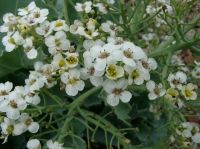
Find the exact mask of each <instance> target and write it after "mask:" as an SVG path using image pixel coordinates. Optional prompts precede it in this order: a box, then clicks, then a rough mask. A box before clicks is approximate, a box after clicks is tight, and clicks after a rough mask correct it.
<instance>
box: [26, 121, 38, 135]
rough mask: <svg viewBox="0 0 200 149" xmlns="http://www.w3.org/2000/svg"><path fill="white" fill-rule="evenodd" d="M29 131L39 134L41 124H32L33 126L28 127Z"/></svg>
mask: <svg viewBox="0 0 200 149" xmlns="http://www.w3.org/2000/svg"><path fill="white" fill-rule="evenodd" d="M28 130H29V131H30V132H31V133H36V132H38V130H39V124H38V123H36V122H32V123H31V125H30V126H29V127H28Z"/></svg>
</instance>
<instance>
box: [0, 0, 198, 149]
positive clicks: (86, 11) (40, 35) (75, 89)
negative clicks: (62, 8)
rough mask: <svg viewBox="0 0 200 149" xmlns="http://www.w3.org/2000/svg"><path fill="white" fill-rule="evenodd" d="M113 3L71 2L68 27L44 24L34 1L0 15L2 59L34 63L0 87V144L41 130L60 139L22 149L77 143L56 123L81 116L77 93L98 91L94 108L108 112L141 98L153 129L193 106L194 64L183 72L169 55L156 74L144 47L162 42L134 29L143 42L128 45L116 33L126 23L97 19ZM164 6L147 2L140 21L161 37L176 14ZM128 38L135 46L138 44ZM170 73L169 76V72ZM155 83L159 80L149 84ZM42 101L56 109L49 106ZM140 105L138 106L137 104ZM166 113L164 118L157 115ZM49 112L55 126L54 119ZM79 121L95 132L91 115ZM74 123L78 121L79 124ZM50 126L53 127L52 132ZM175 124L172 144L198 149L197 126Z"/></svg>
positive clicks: (43, 12) (180, 61) (164, 1)
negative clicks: (13, 55) (13, 56)
mask: <svg viewBox="0 0 200 149" xmlns="http://www.w3.org/2000/svg"><path fill="white" fill-rule="evenodd" d="M115 2H116V3H119V2H118V1H115V0H104V1H99V0H97V1H85V2H83V3H80V2H79V3H78V2H77V3H75V4H74V5H75V6H74V9H75V11H77V12H78V13H79V18H78V19H75V20H73V21H71V20H70V19H69V20H68V18H66V16H65V20H64V19H63V18H62V17H60V18H57V19H54V20H51V19H49V18H48V14H49V13H50V12H49V10H48V9H41V8H39V7H37V6H36V4H35V2H34V1H33V2H31V3H30V4H29V5H28V6H27V7H25V8H20V9H18V11H17V14H16V15H15V14H13V13H6V14H5V15H4V16H3V25H2V26H0V32H1V33H4V34H5V36H4V37H3V38H2V43H3V45H4V46H5V51H6V52H13V51H14V50H23V52H24V53H25V55H26V56H27V59H29V60H31V62H33V61H34V62H33V63H34V64H33V67H32V68H26V67H24V69H25V70H23V71H26V70H27V69H30V71H29V73H28V75H26V78H25V80H24V85H21V86H19V85H14V84H15V83H14V82H15V81H13V83H12V82H9V81H8V82H5V83H0V128H1V134H2V138H4V139H5V142H6V141H7V139H8V137H9V136H19V135H22V134H23V133H25V132H29V133H32V134H35V133H37V132H40V131H46V130H45V129H52V130H50V131H52V132H54V131H55V132H59V133H61V134H62V135H61V137H59V138H58V135H56V136H55V137H52V135H49V137H48V140H47V139H41V138H40V137H38V139H37V137H34V136H33V137H31V138H30V139H29V141H28V142H27V148H28V149H41V148H42V145H44V144H45V145H44V146H45V147H46V148H48V149H64V148H65V147H64V145H65V144H64V143H61V142H62V139H63V138H64V137H66V136H68V135H69V138H70V137H72V138H73V137H76V139H79V140H80V141H82V138H79V136H76V135H74V136H73V134H72V133H73V132H71V131H70V129H71V128H70V127H71V120H70V121H69V122H68V121H67V120H66V121H65V122H64V124H63V123H60V121H62V120H63V117H64V116H66V117H67V118H68V117H73V116H74V115H76V114H74V113H73V112H71V110H70V108H72V109H73V108H74V109H75V110H77V111H78V112H79V114H80V115H81V113H80V111H81V108H80V106H79V105H78V104H77V103H79V102H80V103H81V102H82V96H83V97H84V98H87V97H88V95H87V94H85V91H86V90H87V89H88V88H90V87H91V86H94V88H95V89H96V88H97V89H101V91H100V92H99V93H98V94H99V95H98V100H104V101H105V103H106V104H105V105H107V106H109V107H111V108H113V109H114V110H113V111H114V112H116V111H117V110H116V109H117V108H118V107H119V106H120V105H123V104H124V105H125V104H126V105H128V106H130V107H133V106H134V104H132V103H134V102H135V98H137V96H138V95H139V94H142V98H143V97H144V100H146V99H147V100H146V101H147V102H148V104H147V105H148V107H145V108H146V109H147V110H148V109H149V111H150V112H151V113H152V114H154V116H155V119H156V120H158V121H159V120H160V118H161V116H162V112H163V113H165V112H166V111H167V112H169V113H170V112H171V111H172V112H174V111H176V110H177V108H179V109H180V110H183V111H187V110H188V109H190V108H188V109H187V102H188V103H189V102H190V101H194V100H197V99H198V87H199V85H198V82H197V83H196V82H195V80H198V79H199V78H200V62H198V61H194V63H193V62H192V64H191V65H192V66H191V68H190V67H187V65H186V62H185V61H184V58H183V57H184V56H183V55H182V51H176V52H174V51H170V52H174V53H173V54H172V53H169V56H170V54H172V55H171V58H170V59H169V58H167V59H166V60H167V65H166V66H165V67H164V68H163V65H160V62H163V61H165V59H164V58H163V57H159V58H157V59H155V58H154V56H152V55H154V53H153V52H152V53H153V54H152V53H151V51H150V50H149V47H150V46H149V45H151V42H152V43H153V44H152V46H153V48H155V45H154V42H155V43H157V42H161V41H165V40H166V39H167V38H168V36H162V37H159V35H157V34H156V32H155V31H154V29H152V28H151V26H150V27H149V28H148V31H147V32H145V30H143V29H141V30H142V31H141V32H145V33H144V34H143V33H142V34H141V35H139V36H135V37H132V36H134V35H127V37H128V38H124V37H123V34H122V32H123V31H124V30H125V29H126V28H128V27H129V25H130V24H123V23H124V22H125V21H126V19H128V18H126V15H125V16H120V17H119V20H118V21H115V20H112V19H109V18H107V17H105V16H106V15H107V14H109V11H110V10H112V9H115V6H112V5H114V4H115ZM132 3H134V2H129V1H124V3H123V4H124V5H127V4H132ZM141 4H142V5H143V3H141ZM145 5H146V4H145ZM171 5H172V2H171V1H170V0H158V1H157V2H154V1H149V2H148V5H147V6H146V9H145V10H144V11H146V12H144V13H145V15H144V16H141V17H144V18H145V17H147V16H150V17H153V16H154V15H155V17H153V18H155V22H153V23H152V24H154V25H155V26H154V27H157V28H161V29H163V30H165V27H166V26H165V25H167V24H168V22H167V21H166V20H164V19H163V18H162V17H163V16H164V15H166V16H168V15H172V14H174V13H176V12H175V11H174V8H173V7H172V6H171ZM121 7H123V6H121ZM120 11H123V10H120ZM115 13H116V14H118V13H119V12H118V11H116V12H115ZM65 15H66V14H65ZM111 15H113V14H111ZM166 16H165V17H166ZM134 17H135V16H133V18H134ZM130 20H132V18H131V19H130ZM176 21H177V20H176ZM133 22H134V21H133ZM136 24H137V22H136ZM163 25H164V27H163ZM135 26H137V25H135ZM122 27H124V29H123V28H122ZM162 27H163V28H162ZM128 30H129V28H128ZM133 30H134V29H133ZM139 30H140V29H139ZM166 30H167V29H166ZM131 33H132V28H130V34H131ZM176 36H177V35H176ZM178 36H179V35H178ZM135 38H140V39H139V42H138V41H137V40H135ZM173 38H175V37H173ZM173 38H172V39H173ZM140 43H142V44H141V45H140ZM143 43H144V44H143ZM176 44H179V42H178V43H176V41H174V42H172V41H170V44H169V45H172V46H173V45H176ZM162 48H163V47H162V46H161V49H162ZM167 48H168V47H166V49H167ZM164 49H165V47H164ZM167 50H168V49H167ZM170 50H171V49H170ZM149 51H150V52H149ZM159 51H161V50H158V52H159ZM41 53H42V54H41ZM156 54H157V53H156V52H155V55H156ZM164 54H165V52H164ZM161 55H162V54H161ZM40 56H42V58H41V59H40ZM151 56H152V57H151ZM162 56H163V55H162ZM190 56H191V55H190ZM188 61H190V60H188ZM191 61H192V60H191ZM169 65H170V66H172V68H171V67H170V66H169ZM175 66H177V68H173V67H175ZM157 68H158V69H157ZM160 69H161V70H162V72H161V73H160V72H159V71H160ZM174 70H175V71H174ZM20 71H21V70H20ZM158 75H159V76H161V77H159V78H157V76H158ZM16 82H17V81H16ZM16 84H17V83H16ZM55 88H56V89H55ZM135 88H137V89H135ZM138 88H139V89H138ZM54 89H55V92H56V93H57V94H59V95H58V96H57V95H53V94H51V92H52V93H54V91H52V90H54ZM47 90H48V91H49V92H47ZM137 91H139V92H137ZM141 91H142V93H141ZM143 93H144V94H143ZM60 94H62V98H60ZM81 94H82V95H81ZM79 95H80V98H79V97H78V96H79ZM101 96H102V97H101ZM76 97H77V98H76ZM46 98H47V99H49V100H46ZM50 99H53V100H54V101H55V103H57V104H58V105H53V104H52V103H51V102H52V101H50ZM60 99H61V100H60ZM65 100H66V101H65ZM77 100H78V101H77ZM63 101H64V102H63ZM76 101H77V103H76ZM141 101H142V102H143V99H141ZM70 102H72V103H70ZM98 102H99V101H98ZM100 102H102V101H100ZM136 102H137V101H136ZM74 103H75V104H74ZM149 103H150V104H149ZM132 105H133V106H132ZM163 105H164V106H163ZM84 106H85V105H84ZM145 106H146V105H145ZM167 106H168V108H169V110H166V109H165V108H166V107H167ZM54 108H55V109H56V108H59V109H56V110H55V111H56V112H57V113H56V112H55V111H54ZM62 108H63V109H62ZM64 108H66V109H64ZM136 108H140V107H136ZM172 108H176V109H175V110H172ZM146 109H145V110H146ZM179 109H178V110H179ZM125 110H126V109H125ZM32 111H33V112H32ZM35 111H36V112H35ZM44 111H45V112H44ZM54 112H55V113H56V114H58V115H59V117H60V116H61V117H62V118H61V119H60V118H57V117H56V119H54V118H53V117H55V116H54V114H55V113H54ZM86 113H87V112H86ZM116 113H117V112H116ZM174 113H175V112H174ZM56 114H55V115H56ZM170 114H171V115H172V113H170ZM77 115H78V114H77ZM83 115H84V114H83ZM163 115H164V114H163ZM56 116H57V115H56ZM78 116H79V115H78ZM117 117H118V118H119V119H120V120H122V121H123V122H124V123H125V124H127V125H129V122H126V120H123V119H122V118H121V117H123V116H119V115H117ZM169 117H170V116H169ZM171 117H173V116H171ZM83 118H84V119H87V121H88V122H87V123H83V124H84V125H88V123H89V122H93V123H94V124H95V125H96V124H97V122H96V119H95V118H96V116H95V115H94V114H86V116H84V117H83ZM93 118H94V119H93ZM97 118H98V117H97ZM139 118H140V117H139ZM38 119H40V120H38ZM127 119H128V118H127ZM77 120H78V121H81V122H82V121H83V120H82V119H79V118H77ZM73 122H74V121H73ZM73 122H72V124H73ZM83 122H84V121H83ZM51 123H53V125H51ZM54 123H59V125H58V126H57V125H55V126H54ZM68 123H70V125H68ZM104 123H106V121H100V120H99V121H98V125H99V126H98V127H100V126H101V125H103V124H104ZM177 123H179V125H177V124H176V123H174V124H176V126H177V127H176V128H173V129H175V132H174V133H175V134H174V135H175V136H179V137H182V138H183V140H184V141H185V142H186V143H187V142H193V143H196V144H199V143H200V132H199V126H198V125H197V124H196V123H192V122H182V119H181V122H179V121H177ZM61 125H63V126H66V127H67V131H66V132H62V129H61V128H59V127H60V126H61ZM88 126H89V125H88ZM108 126H109V125H108ZM56 127H58V129H57V128H56ZM86 127H87V126H86ZM98 127H97V128H98ZM97 128H96V129H97ZM106 128H107V127H106ZM68 129H69V132H68ZM96 129H95V130H96ZM111 131H113V130H111ZM120 131H121V130H119V132H120ZM108 132H109V131H108ZM114 132H115V131H114ZM41 134H42V133H41ZM47 134H48V133H47ZM42 135H43V134H42ZM116 135H118V133H117V134H116ZM36 136H37V135H36ZM38 136H40V135H38ZM50 137H52V138H50ZM62 137H63V138H62ZM49 139H50V140H49ZM51 139H52V140H51ZM57 139H58V141H56V140H57ZM122 139H124V138H122ZM125 140H126V139H125ZM172 140H173V139H172ZM73 141H74V140H73ZM88 146H89V145H88Z"/></svg>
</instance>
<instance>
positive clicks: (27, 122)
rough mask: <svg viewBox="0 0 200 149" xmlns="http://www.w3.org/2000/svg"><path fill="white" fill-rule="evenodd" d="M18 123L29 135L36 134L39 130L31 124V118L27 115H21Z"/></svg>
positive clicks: (34, 124) (36, 125)
mask: <svg viewBox="0 0 200 149" xmlns="http://www.w3.org/2000/svg"><path fill="white" fill-rule="evenodd" d="M18 121H19V123H20V125H23V128H24V132H25V131H26V130H28V131H29V132H31V133H36V132H37V131H38V130H39V124H38V123H37V122H33V120H32V118H31V117H30V116H29V115H28V114H27V113H22V114H21V115H20V117H19V120H18Z"/></svg>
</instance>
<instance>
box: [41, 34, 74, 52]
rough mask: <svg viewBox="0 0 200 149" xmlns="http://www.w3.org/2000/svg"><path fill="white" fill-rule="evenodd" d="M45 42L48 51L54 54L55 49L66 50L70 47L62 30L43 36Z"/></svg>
mask: <svg viewBox="0 0 200 149" xmlns="http://www.w3.org/2000/svg"><path fill="white" fill-rule="evenodd" d="M45 44H46V46H47V47H49V53H51V54H55V53H56V52H57V51H62V50H68V49H69V47H70V42H69V40H67V39H66V34H65V32H63V31H58V32H56V34H55V35H54V36H53V35H50V36H48V37H46V38H45Z"/></svg>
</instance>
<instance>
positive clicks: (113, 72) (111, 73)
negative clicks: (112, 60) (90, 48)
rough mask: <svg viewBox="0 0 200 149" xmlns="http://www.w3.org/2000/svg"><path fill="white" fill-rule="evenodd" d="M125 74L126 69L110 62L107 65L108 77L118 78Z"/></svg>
mask: <svg viewBox="0 0 200 149" xmlns="http://www.w3.org/2000/svg"><path fill="white" fill-rule="evenodd" d="M123 76H124V69H123V67H121V66H118V65H116V64H108V65H107V67H106V77H107V78H108V79H111V80H116V79H118V78H121V77H123Z"/></svg>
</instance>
